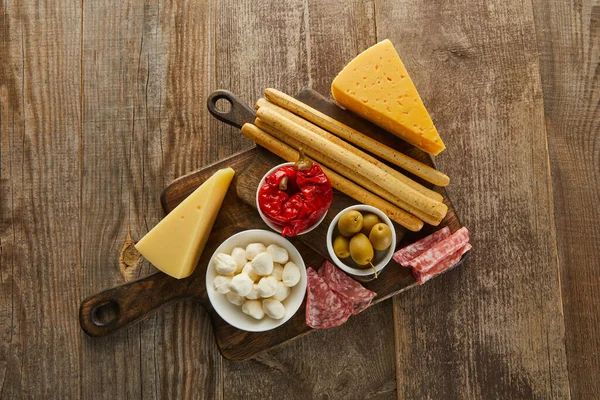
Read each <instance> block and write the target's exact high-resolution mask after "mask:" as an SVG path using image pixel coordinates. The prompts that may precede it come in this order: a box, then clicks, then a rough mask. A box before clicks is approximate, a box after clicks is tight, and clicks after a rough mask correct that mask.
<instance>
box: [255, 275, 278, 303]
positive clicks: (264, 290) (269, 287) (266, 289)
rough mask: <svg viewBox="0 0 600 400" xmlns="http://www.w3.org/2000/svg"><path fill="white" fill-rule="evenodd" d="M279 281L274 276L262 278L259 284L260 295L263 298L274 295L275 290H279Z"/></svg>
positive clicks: (258, 291)
mask: <svg viewBox="0 0 600 400" xmlns="http://www.w3.org/2000/svg"><path fill="white" fill-rule="evenodd" d="M277 282H278V281H277V279H275V278H273V277H272V276H266V277H264V278H261V280H260V281H258V285H257V288H258V290H257V293H258V295H259V296H260V297H263V298H267V297H271V296H273V295H274V294H275V292H277Z"/></svg>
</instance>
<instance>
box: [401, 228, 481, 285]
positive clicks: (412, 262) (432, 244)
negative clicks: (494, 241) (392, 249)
mask: <svg viewBox="0 0 600 400" xmlns="http://www.w3.org/2000/svg"><path fill="white" fill-rule="evenodd" d="M469 250H471V245H470V244H469V231H468V230H467V228H464V227H463V228H460V229H459V230H457V231H456V232H454V233H453V234H450V229H449V228H448V227H444V228H443V229H440V230H439V231H437V232H435V233H433V234H431V235H429V236H427V237H425V238H423V239H421V240H419V241H418V242H415V243H413V244H411V245H409V246H407V247H404V248H403V249H401V250H398V251H397V252H396V253H394V256H393V259H394V261H396V262H397V263H398V264H400V265H402V266H404V267H412V271H413V275H414V277H415V279H416V280H417V282H418V283H419V285H422V284H424V283H425V282H427V281H428V280H429V279H431V278H433V277H434V276H436V275H438V274H441V273H442V272H444V271H446V270H448V269H450V268H452V267H453V266H454V265H456V263H458V262H459V261H460V259H461V257H462V256H463V254H465V253H466V252H467V251H469Z"/></svg>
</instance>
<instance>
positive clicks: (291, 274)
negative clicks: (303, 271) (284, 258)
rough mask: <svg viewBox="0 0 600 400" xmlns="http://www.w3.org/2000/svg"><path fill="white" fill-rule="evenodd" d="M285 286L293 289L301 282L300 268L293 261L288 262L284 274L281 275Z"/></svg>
mask: <svg viewBox="0 0 600 400" xmlns="http://www.w3.org/2000/svg"><path fill="white" fill-rule="evenodd" d="M281 279H282V280H283V284H284V285H285V286H287V287H293V286H296V285H297V284H298V282H300V268H298V266H297V265H296V264H294V263H293V262H291V261H288V262H287V263H286V264H285V266H284V267H283V274H282V275H281Z"/></svg>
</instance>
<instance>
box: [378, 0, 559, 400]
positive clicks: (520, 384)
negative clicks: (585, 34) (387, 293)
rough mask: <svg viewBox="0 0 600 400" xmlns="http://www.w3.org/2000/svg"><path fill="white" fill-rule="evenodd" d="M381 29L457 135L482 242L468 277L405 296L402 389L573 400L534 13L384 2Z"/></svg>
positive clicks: (460, 200) (449, 137) (527, 8)
mask: <svg viewBox="0 0 600 400" xmlns="http://www.w3.org/2000/svg"><path fill="white" fill-rule="evenodd" d="M467 10H468V12H467ZM377 21H378V23H377V26H378V38H379V39H383V38H390V39H391V40H392V41H393V42H394V44H395V45H396V48H397V50H398V52H399V54H400V56H401V57H402V58H403V60H404V62H405V64H406V66H407V69H408V70H409V72H410V74H411V76H412V78H413V80H414V82H415V84H416V86H417V88H418V89H419V92H420V94H421V96H422V97H423V100H424V103H425V105H426V106H427V107H428V108H429V110H430V111H431V114H432V117H433V120H434V121H435V122H436V125H437V128H438V130H439V131H440V133H441V135H442V136H443V137H444V141H445V143H446V144H447V150H446V151H445V152H444V153H442V154H441V155H440V156H439V157H438V158H437V162H438V165H439V166H440V168H441V170H443V171H444V172H446V173H447V174H448V175H449V176H450V177H451V179H452V181H451V183H450V186H449V187H448V192H449V194H450V196H451V197H452V198H453V199H455V206H456V209H457V213H458V214H459V215H461V218H462V220H463V223H464V224H465V225H466V226H467V227H468V228H469V230H470V231H471V234H472V236H471V241H472V244H473V251H472V254H471V256H470V257H471V259H470V263H469V264H468V265H467V267H468V268H461V269H459V270H457V271H455V273H453V274H451V275H448V276H445V277H444V279H438V280H436V281H434V282H432V283H431V284H428V285H425V286H423V288H422V290H418V291H417V290H415V291H410V292H407V293H405V294H404V295H403V296H400V297H399V298H398V299H397V300H395V307H394V310H395V319H396V334H397V354H398V357H397V378H398V393H399V394H402V395H403V397H406V398H426V397H429V398H540V399H546V398H566V397H568V396H569V384H568V378H567V373H566V357H565V350H564V325H563V317H562V314H561V312H562V309H561V299H560V293H559V291H558V286H559V277H558V265H557V257H556V256H557V254H556V247H555V246H556V245H555V243H556V237H555V235H554V220H553V218H552V209H553V204H552V191H551V184H550V180H549V179H550V177H549V173H548V168H549V165H548V159H547V152H546V134H545V129H544V124H543V123H544V118H543V117H544V115H543V101H542V93H541V84H540V80H539V75H538V68H539V65H538V58H537V48H536V38H535V30H534V25H533V14H532V10H531V5H530V4H527V3H521V2H512V1H508V2H502V3H498V2H494V3H488V2H483V3H482V2H476V1H461V2H454V1H451V2H444V3H443V4H433V3H430V2H424V1H420V0H411V1H409V2H403V3H402V4H399V3H397V2H392V1H378V2H377ZM461 155H465V156H461Z"/></svg>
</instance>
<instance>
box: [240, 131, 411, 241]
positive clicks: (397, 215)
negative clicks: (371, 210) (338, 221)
mask: <svg viewBox="0 0 600 400" xmlns="http://www.w3.org/2000/svg"><path fill="white" fill-rule="evenodd" d="M242 134H244V136H246V137H248V138H249V139H251V140H252V141H254V142H255V143H256V144H258V145H260V146H262V147H264V148H265V149H267V150H269V151H270V152H271V153H273V154H275V155H277V156H279V157H281V158H283V159H284V160H286V161H291V162H294V161H296V160H298V157H299V154H298V151H296V150H294V149H293V148H291V147H290V146H288V145H286V144H284V143H282V142H280V141H279V140H277V139H275V138H273V137H272V136H271V135H269V134H268V133H266V132H264V131H263V130H261V129H259V128H257V127H256V126H254V125H252V124H244V126H242ZM321 168H322V169H323V172H325V174H326V175H327V177H328V178H329V181H330V182H331V186H333V187H334V188H335V189H337V190H339V191H340V192H342V193H345V194H346V195H348V196H350V197H352V198H353V199H354V200H356V201H359V202H361V203H363V204H367V205H370V206H373V207H376V208H378V209H380V210H381V211H383V212H384V213H385V214H386V215H387V216H388V217H390V219H391V220H392V221H395V222H397V223H398V224H400V225H402V226H404V227H405V228H407V229H408V230H411V231H413V232H418V231H420V230H421V228H422V227H423V221H421V220H420V219H418V218H417V217H415V216H414V215H411V214H409V213H407V212H406V211H404V210H402V209H400V208H398V207H396V206H395V205H393V204H391V203H389V202H387V201H385V200H383V199H381V198H380V197H377V196H375V195H374V194H372V193H369V192H368V191H367V190H365V189H363V188H361V187H360V186H358V185H357V184H355V183H353V182H351V181H349V180H348V179H346V178H344V177H343V176H341V175H338V174H337V173H335V172H333V171H331V170H330V169H328V168H326V167H323V166H321Z"/></svg>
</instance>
